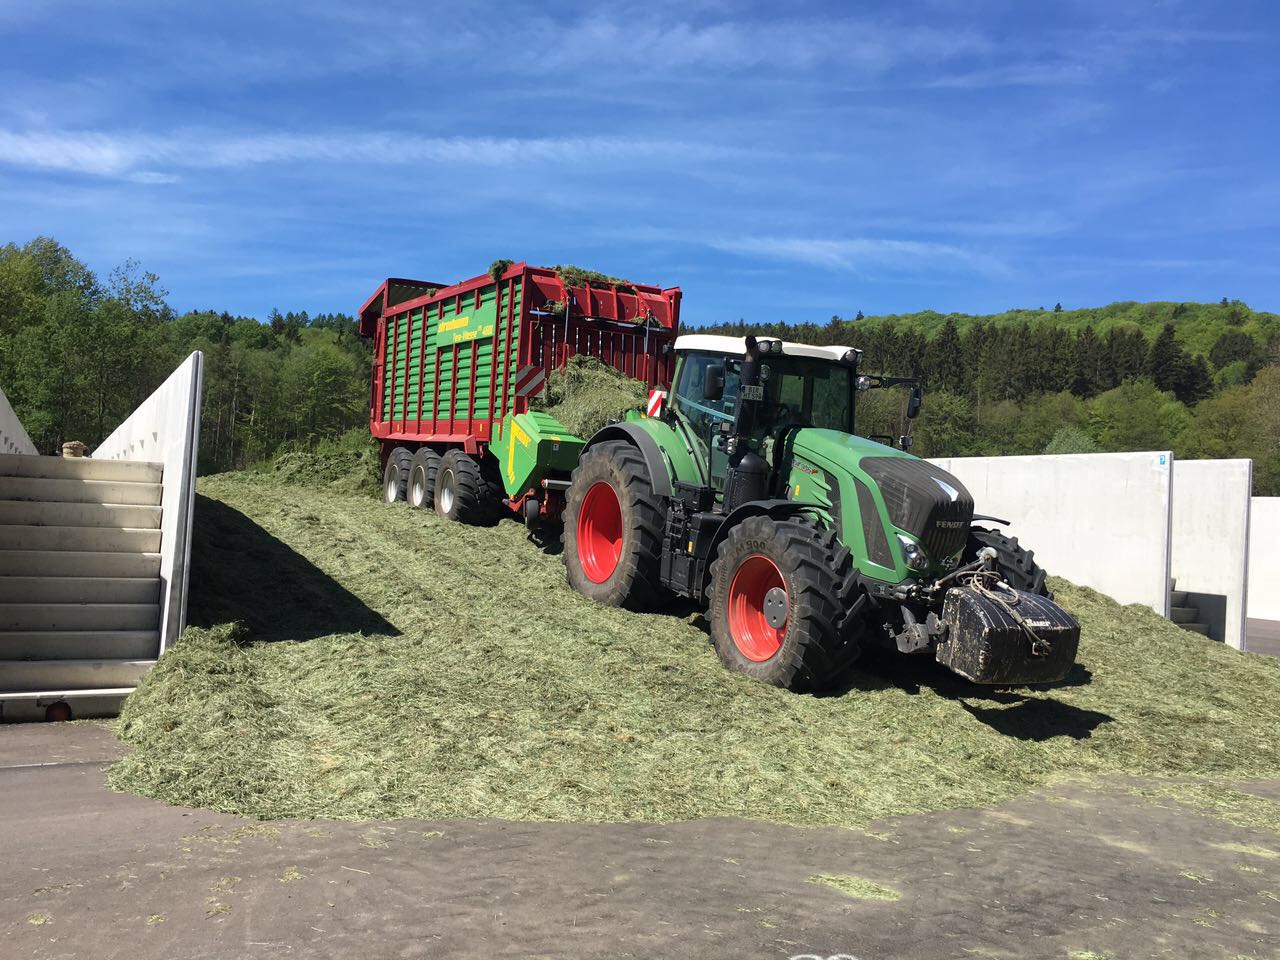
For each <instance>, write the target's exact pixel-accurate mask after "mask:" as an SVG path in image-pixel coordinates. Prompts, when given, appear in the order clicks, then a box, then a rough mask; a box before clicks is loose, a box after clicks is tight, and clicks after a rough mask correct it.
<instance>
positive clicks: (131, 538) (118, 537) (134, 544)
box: [0, 524, 160, 553]
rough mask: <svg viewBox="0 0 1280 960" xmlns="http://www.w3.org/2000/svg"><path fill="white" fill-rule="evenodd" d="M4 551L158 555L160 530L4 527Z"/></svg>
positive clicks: (0, 537) (0, 534)
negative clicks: (64, 551)
mask: <svg viewBox="0 0 1280 960" xmlns="http://www.w3.org/2000/svg"><path fill="white" fill-rule="evenodd" d="M0 550H36V551H44V550H71V551H75V552H78V553H157V552H159V550H160V531H159V530H135V529H133V528H130V527H44V526H42V527H28V526H23V525H16V524H11V525H7V526H0Z"/></svg>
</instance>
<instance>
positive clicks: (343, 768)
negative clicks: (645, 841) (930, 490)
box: [109, 475, 1280, 826]
mask: <svg viewBox="0 0 1280 960" xmlns="http://www.w3.org/2000/svg"><path fill="white" fill-rule="evenodd" d="M200 490H201V493H202V494H203V498H202V499H201V501H200V503H199V505H198V506H197V525H198V526H197V535H196V538H195V554H196V563H197V569H198V568H199V564H200V563H201V562H202V560H201V558H202V557H203V558H205V559H204V561H203V562H205V563H206V564H211V563H212V562H213V561H212V560H210V559H209V558H210V557H213V558H215V559H221V560H226V561H227V562H226V563H224V564H222V565H223V566H224V568H225V569H224V570H223V572H222V573H221V579H220V580H219V581H217V582H216V583H212V584H211V583H208V582H205V581H204V580H202V579H201V578H200V577H198V576H194V577H193V580H192V591H193V597H192V609H193V610H195V611H198V612H199V616H198V617H197V616H196V615H193V622H195V623H204V624H206V625H207V628H205V629H198V628H197V629H190V630H188V632H187V634H186V635H185V636H184V638H183V639H182V640H181V641H180V642H179V643H178V644H177V645H176V646H175V647H174V648H173V649H171V650H170V651H168V652H167V653H166V654H165V655H164V656H163V657H162V658H161V660H160V662H159V664H158V665H157V666H156V668H155V669H154V670H152V671H151V673H150V674H148V675H147V677H146V678H145V679H144V680H143V682H142V684H141V686H140V687H139V688H138V690H137V692H136V693H135V694H134V695H133V696H131V697H130V698H129V700H128V701H127V702H126V705H125V709H124V713H123V715H122V717H121V719H120V723H119V730H120V732H121V735H122V737H123V738H124V740H125V741H126V742H127V743H128V744H129V746H130V747H131V748H132V750H131V752H130V754H129V756H128V757H126V758H125V759H124V760H122V761H120V762H119V763H117V764H116V765H115V766H114V767H113V768H112V769H111V771H110V774H109V776H110V782H111V783H112V785H113V786H115V787H116V788H118V789H122V790H130V791H134V792H137V793H141V794H145V795H148V796H152V797H156V798H158V799H161V800H166V801H170V802H173V803H179V804H191V805H197V806H204V807H210V808H213V809H216V810H223V811H227V812H234V813H241V814H247V815H250V816H257V817H334V818H341V819H362V818H397V817H421V818H428V819H438V818H452V817H479V818H509V819H519V820H523V819H537V820H592V821H618V820H640V821H664V820H676V819H684V818H692V817H708V816H726V815H733V816H744V817H752V818H760V819H768V820H777V821H782V822H787V823H800V824H841V825H848V826H856V825H860V824H865V823H866V822H868V821H870V820H872V819H875V818H878V817H883V816H887V815H895V814H907V813H913V812H920V811H927V810H934V809H943V808H952V807H960V806H973V805H986V804H991V803H995V802H999V801H1002V800H1006V799H1008V798H1011V797H1014V796H1016V795H1019V794H1022V793H1024V792H1026V791H1028V790H1030V789H1033V788H1035V787H1037V786H1040V785H1043V784H1046V783H1049V782H1051V781H1054V780H1055V779H1058V778H1067V777H1081V776H1092V775H1098V774H1109V773H1121V774H1142V775H1154V776H1169V777H1176V778H1183V777H1187V778H1193V779H1194V782H1195V783H1196V784H1199V785H1201V787H1200V789H1209V790H1210V791H1211V792H1212V793H1213V795H1214V796H1215V797H1228V795H1227V794H1224V793H1222V792H1221V791H1220V790H1219V789H1218V788H1217V787H1212V788H1209V787H1204V786H1203V785H1204V784H1206V783H1208V782H1210V780H1213V781H1229V780H1231V779H1239V778H1249V777H1259V776H1277V775H1280V661H1276V660H1273V659H1270V658H1265V657H1260V656H1254V655H1244V654H1240V653H1237V652H1236V651H1234V650H1230V649H1227V648H1225V647H1223V646H1221V645H1219V644H1214V643H1212V642H1209V641H1207V640H1205V639H1204V638H1202V637H1199V636H1196V635H1194V634H1190V633H1187V632H1184V631H1182V630H1180V629H1178V628H1177V627H1175V626H1173V625H1172V624H1170V623H1168V622H1167V621H1165V620H1162V619H1161V618H1159V617H1157V616H1156V615H1155V614H1153V613H1151V612H1150V611H1149V610H1146V609H1145V608H1140V607H1121V606H1119V605H1117V604H1115V603H1113V602H1112V601H1110V600H1108V599H1106V598H1104V597H1102V596H1100V595H1098V594H1096V593H1094V592H1092V591H1089V590H1085V589H1080V588H1077V587H1073V586H1071V585H1070V584H1067V583H1063V582H1056V583H1055V584H1054V588H1055V589H1056V590H1057V592H1058V596H1059V599H1060V600H1062V601H1063V602H1064V604H1065V605H1066V606H1067V607H1068V608H1069V609H1070V610H1071V611H1072V612H1073V613H1075V614H1076V616H1077V617H1078V618H1079V619H1080V622H1081V625H1082V627H1083V639H1082V642H1081V647H1080V657H1079V659H1080V664H1081V668H1082V669H1081V670H1079V671H1078V674H1077V676H1076V677H1075V678H1074V679H1075V682H1074V683H1073V684H1072V685H1067V686H1062V687H1059V688H1057V689H1052V690H1048V691H1039V692H1036V691H1020V692H1016V693H1001V692H997V691H987V690H983V689H980V688H976V687H973V686H969V685H967V684H965V683H963V682H962V681H960V680H958V679H955V678H953V677H950V676H949V675H947V674H946V673H944V672H942V671H941V670H940V669H939V668H937V667H936V666H933V665H931V664H930V663H929V662H928V661H926V660H910V659H907V658H900V657H899V658H888V657H884V658H881V657H870V658H868V659H867V660H866V661H865V663H864V669H863V670H862V671H861V672H860V673H859V674H858V675H857V678H856V682H855V684H854V686H853V688H852V689H850V690H849V691H848V692H846V693H844V694H843V695H841V696H830V697H811V696H796V695H793V694H789V693H786V692H784V691H781V690H777V689H774V688H771V687H767V686H764V685H762V684H759V683H755V682H753V681H751V680H748V679H746V678H745V677H742V676H740V675H736V674H733V673H729V672H727V671H725V670H724V669H723V668H722V667H721V665H720V663H719V661H718V660H717V658H716V656H715V654H714V652H713V651H712V650H711V648H710V646H709V644H708V641H707V636H706V633H705V631H704V629H703V628H702V626H701V625H700V619H699V617H698V615H697V614H696V613H694V612H693V611H691V610H689V609H676V610H674V611H673V612H668V613H652V614H635V613H628V612H626V611H622V610H615V609H612V608H608V607H603V606H599V605H596V604H592V603H590V602H589V601H587V600H586V599H584V598H583V597H580V596H578V595H577V594H576V593H574V592H573V591H571V590H570V589H569V587H568V586H567V585H566V584H565V582H564V573H563V567H562V564H561V562H560V559H559V558H558V557H554V556H548V555H546V554H544V553H542V552H540V551H539V550H538V549H537V548H536V547H535V546H534V545H533V544H531V543H529V542H528V540H527V539H526V534H525V531H524V528H523V527H522V526H521V525H520V524H518V523H515V522H508V523H502V524H500V525H498V526H497V527H492V528H474V527H465V526H460V525H457V524H451V523H448V522H446V521H443V520H441V519H439V518H437V517H436V516H435V515H434V514H433V513H431V512H430V511H412V510H409V509H407V508H406V507H404V506H403V505H397V506H396V507H387V506H384V505H382V504H381V503H379V502H377V501H375V500H374V499H372V498H371V497H367V496H360V497H355V496H349V495H338V494H334V493H332V492H330V491H327V490H324V489H317V488H300V487H297V486H294V485H290V484H287V483H284V482H281V480H280V478H279V477H278V476H271V475H267V476H255V475H224V476H219V477H211V478H206V479H203V480H202V481H201V482H200ZM218 551H223V553H221V554H220V553H218ZM232 557H240V558H241V559H240V561H239V562H238V563H231V562H230V560H231V558H232ZM263 580H265V583H262V582H260V581H263ZM206 591H216V595H210V593H207V592H206ZM233 618H238V619H242V620H244V621H246V623H247V624H248V627H247V629H241V628H236V627H231V626H228V625H224V624H222V621H225V620H230V619H233ZM1203 778H1210V780H1206V779H1203ZM1177 782H1179V781H1175V780H1171V781H1169V783H1170V784H1171V786H1172V785H1173V784H1175V783H1177ZM1228 799H1229V797H1228ZM1253 799H1254V800H1255V801H1256V800H1258V798H1256V797H1255V798H1253ZM1223 802H1226V801H1225V800H1224V801H1223ZM1259 802H1261V801H1259ZM1275 806H1280V805H1276V804H1272V807H1275ZM1268 809H1271V808H1268ZM1272 812H1274V811H1272ZM1269 815H1270V814H1268V816H1269ZM1264 819H1265V817H1264Z"/></svg>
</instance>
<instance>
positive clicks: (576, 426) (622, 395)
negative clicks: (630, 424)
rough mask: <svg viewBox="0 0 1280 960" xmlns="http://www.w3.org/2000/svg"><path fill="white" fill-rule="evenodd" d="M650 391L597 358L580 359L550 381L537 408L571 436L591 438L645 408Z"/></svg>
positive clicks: (574, 359) (566, 366)
mask: <svg viewBox="0 0 1280 960" xmlns="http://www.w3.org/2000/svg"><path fill="white" fill-rule="evenodd" d="M648 396H649V388H648V387H647V386H645V385H644V384H643V383H641V382H640V381H639V380H632V379H631V378H630V377H628V376H626V375H625V374H622V373H619V372H618V371H617V370H615V369H614V368H613V367H611V366H609V365H608V364H606V363H604V362H602V361H600V360H597V359H596V358H595V357H587V356H582V355H577V356H573V357H570V358H569V361H568V363H566V364H565V365H564V367H562V368H561V369H559V370H553V371H552V372H551V376H549V377H548V378H547V390H546V393H545V394H544V395H543V397H542V398H541V399H540V400H539V402H538V403H537V406H538V407H539V408H540V409H542V410H543V411H545V412H546V413H549V414H551V416H553V417H555V418H556V419H557V420H559V421H560V422H561V423H563V424H564V426H565V429H566V430H568V431H569V432H570V433H572V434H575V435H576V436H579V437H583V438H586V437H590V436H591V435H592V434H593V433H595V432H596V431H597V430H599V429H600V428H601V427H603V426H604V425H605V424H607V423H608V422H609V421H610V420H621V419H622V417H623V415H624V414H626V413H627V411H629V410H640V409H643V408H644V404H645V400H647V399H648Z"/></svg>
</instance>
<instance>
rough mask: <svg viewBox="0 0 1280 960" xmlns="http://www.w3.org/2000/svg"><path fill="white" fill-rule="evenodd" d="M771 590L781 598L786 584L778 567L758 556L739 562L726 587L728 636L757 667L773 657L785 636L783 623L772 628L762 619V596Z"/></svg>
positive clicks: (785, 589)
mask: <svg viewBox="0 0 1280 960" xmlns="http://www.w3.org/2000/svg"><path fill="white" fill-rule="evenodd" d="M774 588H777V589H780V590H781V591H782V592H783V594H784V595H785V594H786V592H787V582H786V581H785V580H783V579H782V571H781V570H779V569H778V565H777V564H776V563H774V562H773V561H772V560H770V559H769V558H768V557H764V556H761V555H760V554H754V555H753V556H750V557H747V559H745V560H743V561H742V563H741V564H739V566H738V569H737V570H736V571H735V572H734V574H733V581H732V582H731V583H730V584H729V633H730V635H731V636H732V637H733V642H734V643H735V644H736V645H737V647H738V649H739V650H740V651H741V652H742V655H743V656H744V657H746V658H747V659H748V660H754V661H756V662H757V663H761V662H763V661H765V660H768V659H769V658H770V657H772V656H773V655H774V654H776V653H777V652H778V650H779V649H780V648H781V647H782V638H783V637H785V636H786V635H787V623H786V621H783V624H782V626H780V627H774V626H771V625H770V624H769V621H768V620H767V619H766V618H765V614H764V598H765V594H767V593H768V592H769V591H770V590H773V589H774ZM788 600H790V598H788Z"/></svg>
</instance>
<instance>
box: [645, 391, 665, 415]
mask: <svg viewBox="0 0 1280 960" xmlns="http://www.w3.org/2000/svg"><path fill="white" fill-rule="evenodd" d="M666 399H667V391H665V390H650V391H649V404H648V406H646V407H645V411H644V412H645V414H646V415H647V416H650V417H660V416H662V403H663V401H664V400H666Z"/></svg>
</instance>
